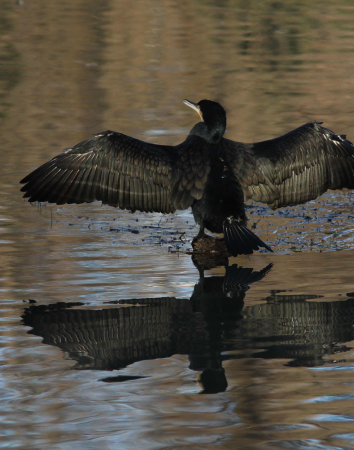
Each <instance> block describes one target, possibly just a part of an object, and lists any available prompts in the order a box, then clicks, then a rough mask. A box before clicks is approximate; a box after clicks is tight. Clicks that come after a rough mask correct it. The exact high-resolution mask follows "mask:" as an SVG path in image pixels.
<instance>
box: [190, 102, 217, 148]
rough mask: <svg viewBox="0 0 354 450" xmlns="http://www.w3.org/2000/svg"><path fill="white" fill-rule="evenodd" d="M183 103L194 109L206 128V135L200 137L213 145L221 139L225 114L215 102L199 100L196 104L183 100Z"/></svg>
mask: <svg viewBox="0 0 354 450" xmlns="http://www.w3.org/2000/svg"><path fill="white" fill-rule="evenodd" d="M183 103H184V104H185V105H187V106H189V107H191V108H192V109H194V110H195V111H196V112H197V113H198V114H199V116H200V118H201V119H202V121H203V122H204V124H205V126H206V130H205V131H206V133H205V135H204V136H202V137H203V138H204V139H206V140H208V141H210V142H211V143H213V144H217V143H218V142H220V140H221V139H222V137H223V135H224V133H225V129H226V112H225V110H224V108H223V107H222V106H221V105H220V104H219V103H217V102H213V101H211V100H200V102H198V103H194V102H191V101H190V100H183Z"/></svg>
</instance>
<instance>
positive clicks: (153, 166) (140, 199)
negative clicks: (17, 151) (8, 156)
mask: <svg viewBox="0 0 354 450" xmlns="http://www.w3.org/2000/svg"><path fill="white" fill-rule="evenodd" d="M183 102H184V104H186V105H187V106H189V107H191V108H192V109H193V110H195V111H196V112H197V113H198V115H199V117H200V121H199V122H198V123H197V124H195V125H194V126H193V128H192V129H191V131H190V133H189V135H188V136H187V138H186V140H185V141H184V142H182V143H181V144H178V145H176V146H167V145H157V144H152V143H147V142H143V141H141V140H138V139H135V138H133V137H130V136H127V135H124V134H122V133H119V132H114V131H109V130H108V131H104V132H102V133H98V134H95V135H94V136H93V137H92V138H90V139H88V140H85V141H82V142H80V143H78V144H76V145H75V146H74V147H72V148H68V149H66V150H64V151H63V152H62V153H61V154H59V155H57V156H55V157H54V158H53V159H51V160H50V161H48V162H46V163H45V164H43V165H42V166H40V167H38V168H37V169H36V170H34V171H33V172H32V173H30V174H29V175H27V176H26V177H25V178H23V179H22V180H21V181H20V183H22V184H24V186H22V188H21V191H22V192H24V196H23V197H24V198H27V199H28V201H29V202H31V203H32V202H49V203H56V204H58V205H61V204H66V203H67V204H71V203H87V202H93V201H95V200H99V201H102V203H103V204H108V205H110V206H113V207H118V208H120V209H127V210H130V211H132V212H135V211H137V210H138V211H143V212H161V213H174V212H175V211H176V210H184V209H188V208H189V207H191V209H192V213H193V216H194V219H195V222H196V223H197V224H198V225H199V233H198V234H197V236H196V237H195V238H194V240H193V244H196V243H198V241H201V240H203V238H204V237H206V236H208V235H206V234H205V229H207V230H209V231H211V232H212V233H223V234H224V240H225V245H226V249H227V252H228V254H230V255H232V256H237V255H242V254H246V255H247V254H252V253H253V251H254V250H260V249H261V248H264V249H266V250H268V251H272V249H271V248H270V246H269V245H267V244H266V243H264V242H263V241H262V240H261V239H260V238H259V237H258V236H257V235H256V234H255V233H253V232H252V231H251V230H250V229H249V228H247V217H246V212H245V197H246V198H250V199H253V200H254V201H256V202H261V203H266V204H267V205H268V206H269V207H270V208H271V209H277V208H280V207H285V206H293V205H298V204H302V203H306V202H307V201H309V200H313V199H315V198H317V197H318V196H320V195H321V194H323V193H324V192H325V191H327V190H328V189H342V188H349V189H353V188H354V146H353V144H352V143H351V142H350V141H348V140H347V139H346V136H345V135H342V134H340V135H339V134H336V133H334V132H333V131H331V130H329V129H327V128H324V127H323V126H322V122H316V121H313V122H309V123H306V124H304V125H302V126H300V127H299V128H296V129H295V130H293V131H290V132H288V133H287V134H285V135H283V136H280V137H277V138H275V139H271V140H266V141H262V142H256V143H250V144H247V143H241V142H236V141H232V140H229V139H226V138H225V137H224V133H225V130H226V112H225V109H224V108H223V107H222V106H221V105H220V104H219V103H217V102H215V101H211V100H201V101H199V102H198V103H194V102H192V101H190V100H186V99H185V100H184V101H183Z"/></svg>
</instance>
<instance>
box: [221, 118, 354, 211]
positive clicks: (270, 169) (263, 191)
mask: <svg viewBox="0 0 354 450" xmlns="http://www.w3.org/2000/svg"><path fill="white" fill-rule="evenodd" d="M221 152H222V155H223V158H224V159H225V161H226V163H227V164H228V165H229V166H230V167H231V169H232V170H233V173H234V175H235V176H236V177H237V178H238V180H239V182H240V184H241V186H242V189H243V191H244V194H245V196H246V197H248V198H252V199H254V200H255V201H260V202H264V203H267V204H268V205H269V206H270V207H271V208H272V209H276V208H280V207H282V206H291V205H297V204H301V203H306V202H307V201H309V200H312V199H315V198H316V197H318V196H320V195H321V194H323V193H324V192H325V191H326V190H327V189H343V188H349V189H353V188H354V146H353V144H352V143H351V142H349V141H348V140H347V139H346V138H345V136H344V135H337V134H335V133H334V132H333V131H331V130H329V129H327V128H324V127H322V126H321V124H320V123H318V122H311V123H307V124H305V125H303V126H301V127H299V128H297V129H296V130H293V131H291V132H290V133H287V134H285V135H284V136H281V137H279V138H276V139H272V140H269V141H263V142H258V143H255V144H242V143H239V142H234V141H230V140H228V139H222V141H221Z"/></svg>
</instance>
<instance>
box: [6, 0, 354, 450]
mask: <svg viewBox="0 0 354 450" xmlns="http://www.w3.org/2000/svg"><path fill="white" fill-rule="evenodd" d="M0 7H1V11H2V15H1V20H0V127H1V137H2V139H1V144H0V167H1V168H0V185H1V193H2V195H1V199H0V246H1V258H0V278H1V285H0V298H1V303H0V308H1V315H0V317H1V319H0V350H1V366H0V367H1V369H0V399H1V405H2V407H1V421H0V447H4V448H17V449H26V450H27V449H40V450H43V449H55V450H59V449H60V450H64V449H65V450H66V449H70V450H71V449H74V450H76V449H80V450H81V449H97V448H100V449H102V450H106V449H107V450H108V449H113V448H114V449H116V448H119V449H136V448H143V449H158V448H161V449H162V448H171V449H180V448H193V449H213V448H223V449H224V448H225V449H228V448H230V449H234V448H238V449H254V448H260V449H268V448H269V449H306V450H309V449H326V450H328V449H349V448H353V447H354V434H353V430H354V428H353V421H354V418H353V410H354V391H353V387H354V384H353V368H354V353H353V349H352V348H353V344H354V342H353V341H354V336H353V325H354V303H353V302H354V283H353V273H352V272H353V271H352V268H353V262H354V227H353V221H352V219H353V217H354V211H353V201H352V198H353V194H352V193H351V192H350V191H343V192H338V191H335V192H329V193H327V194H325V195H324V196H322V197H321V198H319V199H317V200H315V201H312V202H310V203H308V204H307V205H303V206H298V207H293V208H285V209H282V210H279V211H275V212H271V211H269V210H268V209H267V208H266V207H264V206H262V205H256V204H253V203H251V202H248V210H247V213H248V216H249V218H250V224H255V226H256V230H257V234H259V236H260V237H261V238H262V239H264V240H266V241H267V242H268V243H269V244H270V245H271V246H272V247H273V248H274V250H275V253H274V254H270V253H267V252H258V253H256V254H254V255H252V256H250V257H246V256H242V257H238V258H230V261H229V267H228V268H227V270H226V269H225V267H223V266H222V265H221V266H219V267H216V268H214V269H212V270H208V271H205V273H204V276H202V275H201V274H200V273H199V271H198V270H197V268H196V267H195V265H194V264H193V260H192V258H191V256H190V255H189V254H188V250H189V249H190V247H191V240H192V238H193V236H195V234H196V233H197V228H196V227H195V225H194V222H193V218H192V215H191V213H190V211H185V212H180V213H179V214H177V215H176V216H163V215H161V214H139V213H136V214H130V213H129V212H127V211H116V210H114V209H113V208H109V207H106V206H101V205H100V204H98V203H95V204H92V205H76V206H75V205H71V206H68V205H64V206H61V207H58V206H45V207H44V206H42V207H38V206H36V205H33V206H31V205H30V204H28V203H27V202H25V201H24V200H22V199H21V194H20V192H19V184H18V182H19V180H20V179H21V178H22V177H23V176H25V175H26V174H27V173H29V172H30V171H31V170H32V169H33V168H35V167H37V166H38V165H40V164H41V163H43V162H45V161H47V160H48V159H49V158H51V157H52V156H54V155H55V154H57V153H59V152H60V151H61V150H62V149H63V148H65V147H69V146H72V145H73V144H75V143H77V142H79V141H81V140H83V139H86V138H88V137H89V136H90V135H92V134H93V133H96V132H100V131H103V130H105V129H113V130H116V131H121V132H123V133H125V134H128V135H131V136H135V137H137V138H140V139H143V140H146V141H149V142H155V143H161V144H162V143H164V144H176V143H178V142H181V141H183V140H184V139H185V135H186V133H188V131H189V129H190V128H191V127H192V125H193V124H194V123H195V121H196V120H197V119H196V116H195V115H194V114H193V112H192V111H191V110H189V109H188V108H186V107H185V106H184V105H183V103H182V100H183V99H184V98H188V99H190V100H192V101H198V100H200V99H202V98H210V99H214V100H217V101H220V102H221V103H222V104H223V106H224V107H225V108H226V110H227V113H228V130H227V137H228V138H230V139H235V140H239V141H245V142H252V141H260V140H263V139H269V138H272V137H275V136H278V135H280V134H282V133H285V132H287V131H289V130H291V129H293V128H295V127H297V126H299V125H301V124H302V123H305V122H307V121H310V120H314V119H316V120H319V121H324V124H325V126H327V127H329V128H331V129H333V130H334V131H336V132H338V133H346V134H347V136H348V138H349V139H350V140H353V139H354V124H353V113H354V110H353V100H352V99H353V93H354V77H353V75H352V74H353V73H354V58H353V51H354V32H353V26H352V23H353V19H354V7H353V5H352V2H350V1H341V2H334V1H331V0H330V1H327V2H325V3H323V2H319V1H315V2H312V3H311V4H309V3H307V2H300V1H298V2H290V1H289V2H270V1H263V2H258V1H254V2H243V1H236V2H218V3H212V2H197V1H195V2H190V3H186V4H183V3H176V2H172V1H166V2H157V1H149V2H143V1H139V0H138V1H137V2H134V7H132V3H131V2H126V1H120V2H85V4H83V3H80V2H78V1H71V2H68V1H66V0H64V1H63V2H60V4H59V3H58V2H53V1H47V2H45V4H44V3H43V2H38V1H37V2H36V1H32V2H27V1H24V2H22V1H21V2H5V1H1V0H0Z"/></svg>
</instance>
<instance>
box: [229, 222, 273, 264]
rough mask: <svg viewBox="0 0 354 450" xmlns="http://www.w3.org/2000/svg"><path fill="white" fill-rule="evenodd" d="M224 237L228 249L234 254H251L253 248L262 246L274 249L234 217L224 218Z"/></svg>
mask: <svg viewBox="0 0 354 450" xmlns="http://www.w3.org/2000/svg"><path fill="white" fill-rule="evenodd" d="M224 237H225V243H226V247H227V251H228V252H229V253H230V254H231V255H232V256H237V255H250V254H252V253H253V250H259V248H260V247H264V248H266V249H267V250H269V251H270V252H272V251H273V250H272V249H271V248H270V247H269V245H267V244H265V243H264V242H263V241H261V239H259V237H258V236H256V235H255V234H254V233H253V232H252V231H251V230H249V229H248V228H247V227H246V226H245V225H242V224H241V223H240V222H238V221H237V220H236V219H234V218H228V219H226V220H224Z"/></svg>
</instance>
